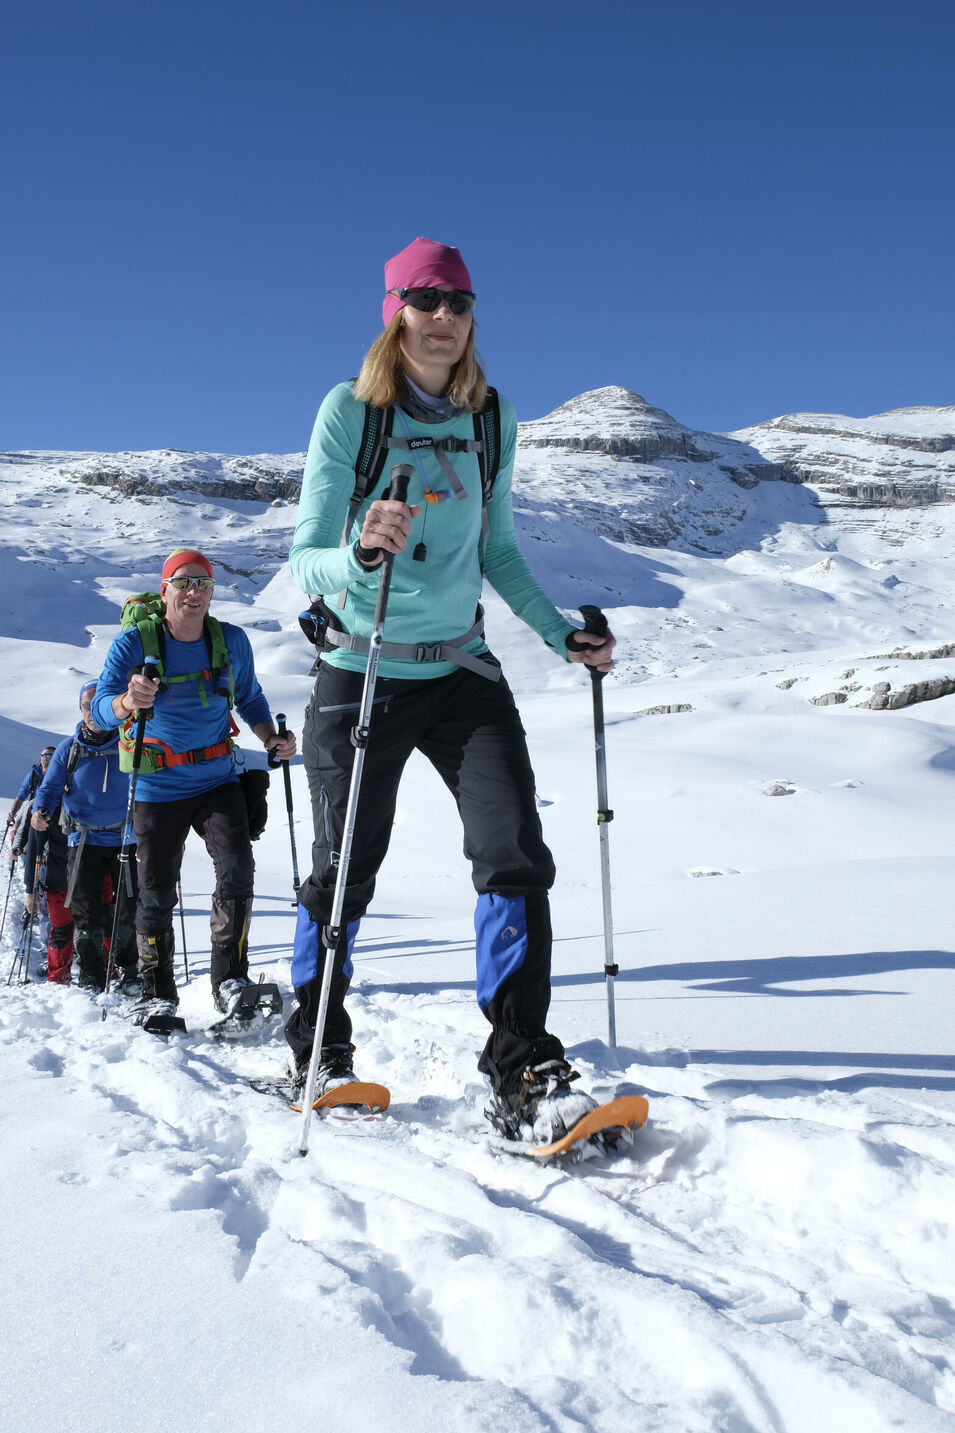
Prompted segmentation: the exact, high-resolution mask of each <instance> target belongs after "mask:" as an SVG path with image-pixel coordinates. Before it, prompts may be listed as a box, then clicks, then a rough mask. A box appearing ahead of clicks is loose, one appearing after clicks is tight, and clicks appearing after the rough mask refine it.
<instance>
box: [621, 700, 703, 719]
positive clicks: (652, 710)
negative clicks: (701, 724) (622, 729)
mask: <svg viewBox="0 0 955 1433" xmlns="http://www.w3.org/2000/svg"><path fill="white" fill-rule="evenodd" d="M692 710H693V708H692V706H690V704H689V702H668V703H664V705H662V706H658V707H644V708H643V710H642V711H639V712H636V713H635V715H636V716H673V715H674V714H675V713H677V712H691V711H692Z"/></svg>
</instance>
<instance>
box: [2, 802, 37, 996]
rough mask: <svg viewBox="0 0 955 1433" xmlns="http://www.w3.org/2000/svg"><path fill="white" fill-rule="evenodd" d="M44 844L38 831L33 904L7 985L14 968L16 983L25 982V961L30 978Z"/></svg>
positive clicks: (31, 893) (32, 892) (32, 894)
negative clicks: (23, 977) (22, 978)
mask: <svg viewBox="0 0 955 1433" xmlns="http://www.w3.org/2000/svg"><path fill="white" fill-rule="evenodd" d="M45 844H46V833H45V832H42V831H38V832H37V841H36V860H35V861H34V863H33V890H32V891H31V892H30V895H31V896H32V898H33V904H32V906H31V907H30V919H29V921H26V922H24V926H23V930H22V932H21V934H20V939H19V941H18V942H17V949H16V954H15V955H14V957H13V964H12V965H11V967H10V974H9V975H8V976H7V984H8V985H10V984H11V983H12V981H13V972H14V970H15V971H16V972H17V984H18V985H22V984H25V983H26V982H24V981H22V980H21V979H20V977H21V975H22V974H23V967H24V962H26V973H27V980H29V978H30V952H31V950H32V949H33V923H34V921H35V920H36V908H37V906H38V905H39V904H40V866H41V865H42V864H43V847H44V845H45ZM24 914H25V913H24Z"/></svg>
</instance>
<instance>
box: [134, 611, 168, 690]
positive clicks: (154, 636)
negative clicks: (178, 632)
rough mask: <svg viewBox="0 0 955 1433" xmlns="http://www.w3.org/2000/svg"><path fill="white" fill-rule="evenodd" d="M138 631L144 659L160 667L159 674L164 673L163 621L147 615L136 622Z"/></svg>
mask: <svg viewBox="0 0 955 1433" xmlns="http://www.w3.org/2000/svg"><path fill="white" fill-rule="evenodd" d="M136 631H137V632H138V633H139V640H140V642H142V644H143V661H144V662H150V663H152V665H153V666H155V667H158V668H159V675H160V677H162V674H163V656H164V651H163V649H164V647H165V640H164V637H163V630H162V622H157V621H156V620H155V619H154V618H152V617H145V618H144V619H143V620H142V621H141V622H137V623H136Z"/></svg>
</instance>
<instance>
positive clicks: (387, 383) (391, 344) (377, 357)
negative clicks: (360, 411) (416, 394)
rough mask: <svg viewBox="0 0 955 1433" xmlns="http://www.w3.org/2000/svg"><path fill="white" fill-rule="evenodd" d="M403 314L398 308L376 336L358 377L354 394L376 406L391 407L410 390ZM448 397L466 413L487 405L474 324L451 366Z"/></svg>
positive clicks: (478, 411)
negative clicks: (403, 349)
mask: <svg viewBox="0 0 955 1433" xmlns="http://www.w3.org/2000/svg"><path fill="white" fill-rule="evenodd" d="M403 314H404V310H403V309H399V310H398V312H397V313H396V314H395V316H394V318H393V319H392V320H391V323H390V324H389V325H388V327H387V328H386V329H385V330H384V332H383V333H380V334H379V335H378V337H377V338H376V339H375V341H374V343H373V344H372V345H371V348H369V350H368V352H367V353H366V354H365V361H364V363H363V364H362V366H361V372H360V373H359V375H358V377H357V378H356V380H355V387H354V389H353V392H354V394H355V397H356V398H357V399H358V400H359V401H360V402H362V403H370V404H371V405H372V406H373V407H374V408H390V407H391V405H392V403H400V402H401V400H402V398H404V397H405V394H406V392H407V390H406V388H405V372H404V368H403V367H402V354H401V328H402V325H403V323H404V317H403ZM447 396H448V397H449V398H450V399H451V402H452V403H453V404H454V406H455V408H463V409H464V411H465V412H467V413H480V411H481V409H482V408H483V407H484V399H485V397H486V396H487V379H486V378H485V376H484V369H483V368H482V367H481V361H480V359H479V358H478V355H477V350H476V349H475V347H474V324H473V323H472V325H471V331H470V333H469V334H468V341H467V345H466V347H465V349H464V352H463V353H462V355H461V357H460V358H459V359H458V361H457V363H456V364H455V366H454V368H453V369H452V372H451V383H450V385H449V387H448V395H447Z"/></svg>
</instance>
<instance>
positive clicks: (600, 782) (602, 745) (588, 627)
mask: <svg viewBox="0 0 955 1433" xmlns="http://www.w3.org/2000/svg"><path fill="white" fill-rule="evenodd" d="M580 615H581V617H583V619H584V631H585V632H591V633H593V635H594V636H595V637H606V635H607V619H606V617H605V616H604V614H603V613H602V612H601V610H600V608H599V607H592V606H586V607H581V609H580ZM589 671H590V687H591V692H592V693H593V699H594V746H595V749H596V755H597V830H598V832H599V833H600V887H601V891H602V895H603V920H604V976H605V977H606V980H607V1034H608V1043H609V1045H610V1048H611V1050H615V1049H616V1048H617V1017H616V1012H615V1010H614V1003H613V982H614V976H615V975H616V974H617V971H618V970H619V966H617V965H616V964H615V962H614V958H613V911H612V908H611V897H610V832H609V831H608V830H607V827H608V825H609V824H610V822H611V821H612V820H613V812H612V811H611V810H610V807H609V805H608V802H607V745H606V741H605V739H604V698H603V687H602V685H601V683H602V682H603V679H604V677H605V676H606V675H607V674H606V672H598V671H597V668H596V667H590V668H589Z"/></svg>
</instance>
